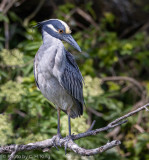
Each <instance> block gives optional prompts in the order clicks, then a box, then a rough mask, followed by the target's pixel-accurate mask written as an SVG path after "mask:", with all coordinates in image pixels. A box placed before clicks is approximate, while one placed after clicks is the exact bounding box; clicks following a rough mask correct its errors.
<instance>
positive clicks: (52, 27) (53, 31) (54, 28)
mask: <svg viewBox="0 0 149 160" xmlns="http://www.w3.org/2000/svg"><path fill="white" fill-rule="evenodd" d="M36 26H41V27H42V30H43V31H46V32H47V33H48V34H50V35H51V36H53V37H55V38H57V39H60V40H62V41H66V42H67V43H69V44H70V45H72V46H73V47H74V48H75V49H77V50H78V51H79V52H81V49H80V47H79V45H78V44H77V42H76V41H75V40H74V39H73V37H72V36H71V30H70V28H69V26H68V25H67V24H66V23H65V22H64V21H62V20H59V19H50V20H47V21H43V22H39V23H38V24H37V25H36Z"/></svg>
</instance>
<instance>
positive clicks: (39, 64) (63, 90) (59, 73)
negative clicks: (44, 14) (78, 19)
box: [34, 19, 84, 137]
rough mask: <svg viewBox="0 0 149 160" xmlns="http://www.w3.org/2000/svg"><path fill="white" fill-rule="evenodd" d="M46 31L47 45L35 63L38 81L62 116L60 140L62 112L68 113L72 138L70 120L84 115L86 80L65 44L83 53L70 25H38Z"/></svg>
mask: <svg viewBox="0 0 149 160" xmlns="http://www.w3.org/2000/svg"><path fill="white" fill-rule="evenodd" d="M37 26H40V27H41V29H42V38H43V44H42V45H41V46H40V48H39V50H38V52H37V54H36V56H35V60H34V76H35V81H36V84H37V86H38V88H39V89H40V91H41V92H42V94H43V95H44V96H45V97H46V98H47V99H48V100H49V101H51V102H52V103H53V104H54V105H55V107H56V109H57V115H58V127H57V128H58V129H57V135H58V136H59V137H60V110H62V111H64V112H65V113H66V114H68V124H69V136H71V125H70V117H71V118H76V117H78V116H81V115H82V114H83V104H84V99H83V91H82V89H83V85H82V81H83V77H82V75H81V72H80V70H79V68H78V66H77V64H76V62H75V60H74V58H73V56H72V54H71V53H69V52H68V51H67V50H66V49H65V47H64V45H63V43H62V41H66V42H68V43H69V44H70V45H72V46H73V47H74V48H75V49H77V50H78V51H79V52H81V49H80V47H79V46H78V44H77V43H76V41H75V40H74V39H73V37H72V36H71V34H70V33H71V30H70V28H69V26H68V25H67V24H66V23H65V22H63V21H62V20H58V19H50V20H47V21H43V22H40V23H38V25H37Z"/></svg>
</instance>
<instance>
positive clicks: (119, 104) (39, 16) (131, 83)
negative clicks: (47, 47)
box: [0, 0, 149, 160]
mask: <svg viewBox="0 0 149 160" xmlns="http://www.w3.org/2000/svg"><path fill="white" fill-rule="evenodd" d="M148 17H149V1H148V0H111V1H109V0H104V1H103V0H94V1H93V0H61V1H60V0H55V1H52V0H30V1H29V0H1V1H0V113H1V114H0V139H1V143H0V145H6V144H27V143H31V142H35V141H40V140H43V139H46V138H50V137H52V136H53V135H54V134H56V131H57V130H56V128H57V114H56V111H55V109H54V108H51V104H50V103H49V102H48V101H47V100H46V99H45V98H44V97H43V96H42V94H41V93H40V91H39V90H38V89H37V87H36V85H35V80H34V76H33V59H34V56H35V54H36V52H37V50H38V48H39V47H40V45H41V44H42V37H41V33H40V28H39V29H37V28H35V29H33V26H34V25H36V24H37V22H40V21H43V20H47V19H50V18H52V19H53V18H57V19H61V20H63V21H65V22H66V23H67V24H68V25H69V26H70V28H71V30H72V35H73V37H74V38H75V40H76V41H77V43H78V44H79V45H80V47H81V49H82V53H81V54H80V53H78V52H77V51H76V50H74V49H73V48H71V47H70V46H69V45H68V44H65V46H66V48H67V49H68V50H69V51H70V52H71V53H73V55H74V56H75V58H76V61H77V63H78V65H79V68H80V70H81V72H82V74H83V77H84V80H85V86H84V97H85V102H86V106H87V107H86V108H85V109H84V110H85V112H84V115H83V116H82V117H81V118H78V119H75V120H72V133H80V132H84V131H86V130H87V129H88V128H89V126H90V125H91V123H92V121H93V120H96V124H95V127H94V128H99V127H103V126H105V125H106V124H108V123H109V122H111V121H112V120H114V119H116V118H118V117H120V116H122V115H123V114H125V113H127V112H129V111H131V110H134V109H136V108H138V107H140V106H141V105H144V104H146V103H147V102H148V99H149V18H148ZM61 121H62V124H61V132H62V135H63V136H66V135H67V134H68V133H67V127H68V126H67V116H66V115H65V114H64V113H61ZM113 139H118V140H121V141H122V144H121V145H120V146H119V147H116V148H113V149H111V150H108V151H106V152H105V153H103V154H100V155H95V156H91V157H80V156H78V155H76V154H74V153H72V152H69V151H68V154H67V155H66V156H65V154H64V149H63V148H61V149H60V150H59V151H57V150H56V149H55V148H52V149H51V150H50V152H49V153H42V152H37V151H33V152H24V153H20V155H21V154H23V155H26V156H28V155H32V156H33V157H34V158H33V159H35V160H39V159H41V157H40V156H44V157H43V158H44V159H48V157H50V159H58V158H59V159H68V160H69V159H76V160H80V159H81V160H86V159H89V160H96V159H99V160H107V159H110V160H128V159H131V160H149V154H148V153H149V114H148V113H147V112H145V111H143V112H140V113H138V114H137V115H135V116H133V117H130V118H129V119H128V122H127V123H126V124H123V125H122V126H121V127H117V128H115V129H113V130H110V131H107V132H103V133H100V134H99V135H97V136H93V137H87V138H84V139H81V140H78V141H76V142H77V143H78V144H79V145H80V146H82V147H85V148H86V147H88V148H95V147H99V146H101V145H103V144H105V143H107V141H110V140H113ZM0 158H1V159H5V158H4V157H3V156H2V155H1V157H0ZM43 158H42V159H43ZM17 159H18V160H19V159H21V158H17Z"/></svg>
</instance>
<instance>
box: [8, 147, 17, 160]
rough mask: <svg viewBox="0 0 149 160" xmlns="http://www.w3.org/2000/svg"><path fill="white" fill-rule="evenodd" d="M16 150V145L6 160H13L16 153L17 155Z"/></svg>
mask: <svg viewBox="0 0 149 160" xmlns="http://www.w3.org/2000/svg"><path fill="white" fill-rule="evenodd" d="M17 149H18V145H15V148H14V152H12V153H11V155H10V157H9V159H8V160H13V159H14V157H15V155H16V153H17Z"/></svg>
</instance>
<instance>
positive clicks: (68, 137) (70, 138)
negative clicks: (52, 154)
mask: <svg viewBox="0 0 149 160" xmlns="http://www.w3.org/2000/svg"><path fill="white" fill-rule="evenodd" d="M70 140H72V137H71V136H67V139H66V144H65V155H66V154H67V147H68V142H69V141H70Z"/></svg>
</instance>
